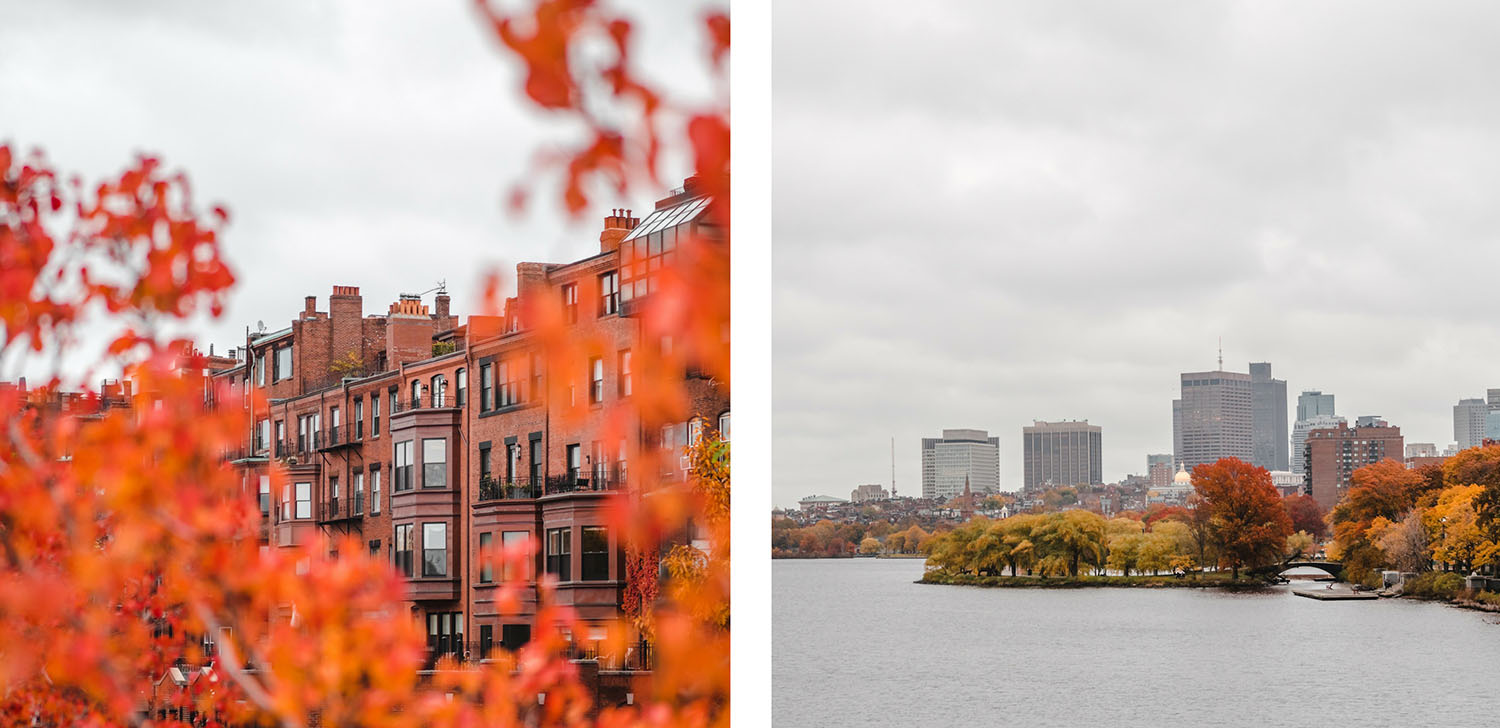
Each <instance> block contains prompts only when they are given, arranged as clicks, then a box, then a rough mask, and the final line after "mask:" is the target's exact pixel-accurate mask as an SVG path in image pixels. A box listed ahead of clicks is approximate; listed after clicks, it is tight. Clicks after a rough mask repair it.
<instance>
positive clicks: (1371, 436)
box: [1303, 417, 1404, 510]
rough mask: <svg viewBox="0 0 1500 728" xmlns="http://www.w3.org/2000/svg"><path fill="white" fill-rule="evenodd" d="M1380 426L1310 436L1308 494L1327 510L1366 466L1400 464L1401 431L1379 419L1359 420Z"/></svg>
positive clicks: (1319, 431) (1315, 432)
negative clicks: (1390, 460)
mask: <svg viewBox="0 0 1500 728" xmlns="http://www.w3.org/2000/svg"><path fill="white" fill-rule="evenodd" d="M1360 419H1361V420H1365V421H1367V422H1374V423H1377V424H1375V425H1374V426H1369V427H1361V426H1355V427H1352V428H1351V427H1349V425H1347V424H1340V425H1339V426H1338V427H1332V428H1318V429H1315V430H1313V431H1311V432H1309V433H1307V455H1306V462H1305V463H1304V464H1303V465H1304V469H1305V470H1306V472H1307V484H1308V494H1309V495H1311V496H1312V497H1313V499H1314V500H1316V501H1317V502H1318V505H1320V506H1322V507H1323V508H1324V509H1325V510H1328V509H1332V508H1333V507H1334V506H1335V505H1337V504H1338V502H1339V497H1340V496H1342V495H1343V494H1344V489H1346V488H1348V487H1349V482H1350V476H1352V475H1353V474H1354V471H1355V470H1358V469H1360V468H1362V467H1364V466H1366V465H1370V464H1373V463H1378V462H1380V461H1381V460H1384V459H1386V458H1392V459H1395V460H1400V459H1401V458H1402V455H1403V454H1404V447H1403V444H1404V443H1403V439H1402V437H1401V428H1399V427H1391V426H1390V425H1388V424H1386V422H1385V420H1381V419H1379V418H1373V417H1372V418H1369V419H1366V418H1360Z"/></svg>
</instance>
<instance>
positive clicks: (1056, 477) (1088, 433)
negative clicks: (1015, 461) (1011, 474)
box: [1021, 420, 1104, 490]
mask: <svg viewBox="0 0 1500 728" xmlns="http://www.w3.org/2000/svg"><path fill="white" fill-rule="evenodd" d="M1101 433H1102V430H1101V429H1100V427H1099V426H1098V425H1091V424H1089V421H1088V420H1084V421H1082V422H1033V423H1032V424H1031V425H1030V426H1028V427H1022V428H1021V460H1022V462H1023V464H1024V469H1025V476H1024V479H1023V481H1022V486H1023V487H1024V488H1026V490H1044V489H1046V488H1050V487H1054V486H1059V485H1103V484H1104V467H1103V465H1101V464H1100V456H1101V454H1102V452H1103V448H1102V446H1101V445H1100V442H1101V439H1102V435H1101Z"/></svg>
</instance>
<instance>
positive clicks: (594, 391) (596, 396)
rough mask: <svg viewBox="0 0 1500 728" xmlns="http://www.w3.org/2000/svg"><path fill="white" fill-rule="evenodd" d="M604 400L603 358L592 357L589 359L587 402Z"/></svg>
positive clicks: (595, 402)
mask: <svg viewBox="0 0 1500 728" xmlns="http://www.w3.org/2000/svg"><path fill="white" fill-rule="evenodd" d="M603 401H604V359H602V358H600V357H597V356H596V357H594V358H592V359H590V360H589V402H591V403H593V404H598V403H600V402H603Z"/></svg>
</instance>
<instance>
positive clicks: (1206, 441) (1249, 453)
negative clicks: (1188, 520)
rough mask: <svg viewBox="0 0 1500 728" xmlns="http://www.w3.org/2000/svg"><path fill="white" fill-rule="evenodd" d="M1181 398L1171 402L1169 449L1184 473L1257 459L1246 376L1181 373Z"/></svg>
mask: <svg viewBox="0 0 1500 728" xmlns="http://www.w3.org/2000/svg"><path fill="white" fill-rule="evenodd" d="M1181 379H1182V385H1181V386H1182V397H1181V399H1174V400H1172V444H1173V452H1174V454H1175V456H1176V459H1177V461H1178V462H1179V463H1181V464H1182V465H1183V466H1185V467H1186V468H1188V469H1192V468H1193V467H1194V466H1197V465H1203V464H1205V463H1212V462H1216V461H1218V460H1219V459H1220V458H1229V457H1233V458H1239V459H1241V460H1244V461H1245V462H1251V461H1252V460H1253V459H1254V456H1255V447H1254V418H1253V414H1252V404H1251V400H1252V391H1253V390H1252V387H1251V381H1250V375H1249V374H1239V373H1237V372H1226V371H1212V372H1184V373H1183V374H1182V375H1181Z"/></svg>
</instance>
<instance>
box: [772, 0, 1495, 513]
mask: <svg viewBox="0 0 1500 728" xmlns="http://www.w3.org/2000/svg"><path fill="white" fill-rule="evenodd" d="M1496 27H1500V6H1497V5H1494V4H1492V3H1481V2H1468V3H1460V2H1449V3H1420V4H1417V3H1396V2H1358V3H1356V2H1339V3H1292V2H1265V1H1263V0H1256V1H1255V2H1201V1H1199V0H1191V1H1189V0H1183V1H1180V2H1156V3H1130V4H1124V3H1112V2H1072V3H1054V2H1025V3H1021V2H973V3H959V2H954V3H932V4H926V5H922V6H921V8H920V10H919V11H918V10H916V9H914V7H913V6H912V4H911V3H909V2H885V1H882V2H868V1H865V0H860V1H858V2H854V1H850V2H837V3H832V2H829V3H780V4H778V5H777V6H776V14H775V34H774V38H773V58H774V64H775V68H774V76H773V84H774V96H775V109H774V119H775V120H774V127H773V139H774V149H775V158H774V200H775V211H774V214H775V216H774V222H773V225H774V234H775V257H774V260H773V267H774V276H775V286H774V288H773V294H772V295H773V302H774V313H773V320H774V327H775V334H774V346H775V349H774V360H775V369H774V376H775V379H774V386H775V395H774V402H773V411H774V418H775V419H774V428H775V430H774V446H775V463H774V473H775V483H774V487H773V498H774V501H775V502H776V503H777V504H778V505H792V504H794V503H795V501H796V500H797V499H798V498H800V497H802V496H806V495H810V494H813V493H824V494H831V495H835V496H839V497H848V495H849V491H850V490H851V489H853V487H854V486H855V485H857V484H860V483H875V482H878V483H883V484H888V483H889V480H890V476H891V464H890V438H891V437H892V436H894V437H895V438H896V481H897V488H898V489H899V490H900V492H901V493H903V494H911V495H919V494H920V485H921V483H920V443H919V439H920V438H922V437H924V436H925V437H931V436H937V435H938V434H939V433H940V431H941V430H942V429H943V428H953V427H976V428H984V429H988V430H989V431H990V432H991V434H993V435H997V436H998V437H999V438H1000V475H1001V483H1002V487H1004V488H1007V489H1014V488H1018V487H1019V486H1020V481H1021V475H1022V473H1021V470H1022V466H1021V460H1020V449H1021V428H1022V426H1024V425H1027V424H1030V423H1031V421H1032V420H1033V419H1044V420H1058V419H1085V418H1087V419H1088V420H1089V421H1090V422H1091V423H1093V424H1097V425H1100V426H1102V427H1103V442H1104V477H1105V479H1106V480H1107V481H1114V480H1118V479H1119V478H1121V477H1123V476H1124V475H1126V474H1127V473H1141V472H1143V471H1144V470H1145V460H1146V454H1147V453H1154V452H1171V450H1172V421H1171V401H1172V399H1173V398H1174V397H1176V396H1177V394H1178V374H1179V373H1180V372H1184V371H1201V370H1208V369H1213V368H1214V366H1215V356H1216V351H1215V347H1216V342H1217V339H1218V337H1220V336H1222V337H1223V340H1224V360H1225V368H1226V369H1229V370H1232V371H1241V372H1243V371H1247V366H1246V365H1247V363H1248V362H1250V361H1270V362H1272V363H1273V365H1274V373H1275V375H1276V376H1277V377H1279V378H1283V379H1286V380H1287V388H1288V392H1289V399H1290V401H1289V403H1288V409H1289V411H1294V409H1295V401H1296V394H1297V393H1298V392H1299V391H1301V390H1303V389H1322V390H1323V391H1325V392H1332V393H1334V394H1335V395H1336V396H1337V408H1338V413H1339V414H1341V415H1345V416H1348V417H1350V419H1351V420H1352V418H1353V417H1354V416H1357V415H1364V414H1379V415H1383V416H1384V417H1386V418H1387V419H1388V420H1390V421H1391V423H1392V424H1394V425H1398V426H1400V427H1401V428H1402V431H1403V434H1405V435H1406V438H1407V442H1436V443H1438V446H1439V447H1440V448H1441V447H1443V446H1444V445H1446V444H1447V443H1449V442H1452V441H1453V424H1452V406H1453V404H1455V403H1456V402H1457V400H1458V399H1459V398H1460V397H1482V396H1484V391H1485V388H1486V387H1487V386H1490V387H1500V371H1497V367H1496V365H1495V362H1496V361H1500V336H1497V335H1496V329H1495V327H1494V325H1493V322H1494V315H1495V308H1494V304H1495V300H1496V299H1495V292H1494V291H1495V285H1494V283H1495V271H1496V270H1497V269H1500V245H1497V238H1500V206H1497V205H1496V204H1495V203H1494V195H1495V191H1496V190H1497V189H1500V92H1497V90H1496V85H1495V75H1494V71H1495V69H1496V68H1500V45H1497V44H1496V43H1495V42H1494V37H1493V31H1494V29H1495V28H1496Z"/></svg>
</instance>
